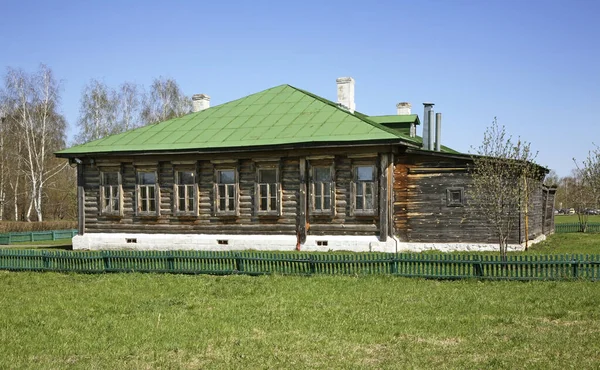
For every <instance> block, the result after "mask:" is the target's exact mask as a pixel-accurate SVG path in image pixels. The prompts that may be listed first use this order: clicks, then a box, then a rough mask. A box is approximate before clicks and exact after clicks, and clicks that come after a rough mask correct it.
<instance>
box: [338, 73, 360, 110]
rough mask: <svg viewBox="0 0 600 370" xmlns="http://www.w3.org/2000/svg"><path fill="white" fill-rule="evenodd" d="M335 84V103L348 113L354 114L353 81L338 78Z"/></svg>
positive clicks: (351, 79) (349, 78)
mask: <svg viewBox="0 0 600 370" xmlns="http://www.w3.org/2000/svg"><path fill="white" fill-rule="evenodd" d="M336 82H337V102H338V104H341V105H343V106H344V107H346V108H347V109H348V110H349V111H350V113H354V110H355V109H356V105H355V104H354V79H353V78H352V77H340V78H338V79H337V80H336Z"/></svg>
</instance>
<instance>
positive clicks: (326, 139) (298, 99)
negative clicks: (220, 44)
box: [55, 85, 456, 157]
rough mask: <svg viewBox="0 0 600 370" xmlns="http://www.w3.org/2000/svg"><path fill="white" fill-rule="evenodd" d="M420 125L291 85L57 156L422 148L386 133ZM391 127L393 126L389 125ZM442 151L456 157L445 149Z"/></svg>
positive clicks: (397, 133) (419, 141)
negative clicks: (363, 145) (369, 145)
mask: <svg viewBox="0 0 600 370" xmlns="http://www.w3.org/2000/svg"><path fill="white" fill-rule="evenodd" d="M413 122H415V123H417V124H418V123H419V117H418V116H417V115H416V114H411V115H402V116H373V117H369V116H367V115H365V114H363V113H360V112H358V111H355V112H354V113H350V112H349V111H348V110H347V109H346V108H344V107H342V106H340V105H338V104H336V103H334V102H332V101H330V100H327V99H325V98H322V97H320V96H317V95H314V94H312V93H310V92H307V91H304V90H301V89H298V88H296V87H293V86H290V85H280V86H276V87H273V88H270V89H267V90H264V91H261V92H258V93H255V94H252V95H248V96H246V97H243V98H241V99H237V100H234V101H231V102H228V103H225V104H221V105H218V106H215V107H212V108H208V109H205V110H203V111H200V112H196V113H191V114H188V115H185V116H183V117H179V118H174V119H171V120H168V121H164V122H160V123H157V124H154V125H149V126H144V127H141V128H138V129H134V130H130V131H127V132H124V133H121V134H117V135H111V136H107V137H105V138H102V139H99V140H95V141H91V142H89V143H86V144H82V145H77V146H74V147H71V148H69V149H64V150H61V151H58V152H56V153H55V154H56V155H57V156H58V157H74V156H78V155H85V154H99V153H106V154H108V153H140V152H143V153H148V152H164V151H189V150H198V151H202V150H227V149H228V148H232V149H233V148H236V149H242V148H251V147H271V146H278V145H290V144H308V145H310V144H321V145H326V144H329V143H332V144H334V143H335V144H343V143H347V144H351V143H352V142H370V141H373V142H393V143H403V144H405V145H409V146H414V147H420V146H421V145H422V139H421V138H420V137H410V136H409V135H408V132H404V131H403V130H398V129H394V128H392V127H386V125H384V124H382V123H385V124H388V125H389V123H392V124H393V123H395V124H402V123H413ZM389 126H393V125H389ZM442 151H444V152H450V153H456V152H455V151H454V150H452V149H450V148H447V147H442Z"/></svg>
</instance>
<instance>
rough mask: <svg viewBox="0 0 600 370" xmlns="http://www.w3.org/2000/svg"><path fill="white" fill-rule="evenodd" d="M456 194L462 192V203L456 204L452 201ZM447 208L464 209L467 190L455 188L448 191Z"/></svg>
mask: <svg viewBox="0 0 600 370" xmlns="http://www.w3.org/2000/svg"><path fill="white" fill-rule="evenodd" d="M455 192H460V201H459V202H455V201H454V200H453V199H452V194H453V193H455ZM446 206H448V207H464V206H465V188H462V187H453V188H447V189H446Z"/></svg>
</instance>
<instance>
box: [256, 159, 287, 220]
mask: <svg viewBox="0 0 600 370" xmlns="http://www.w3.org/2000/svg"><path fill="white" fill-rule="evenodd" d="M261 170H275V171H276V172H275V177H276V179H277V182H275V183H274V184H275V192H276V193H275V196H276V200H275V201H276V205H275V208H276V209H275V210H270V209H267V210H261V209H260V201H261V197H260V196H261V194H260V186H261V185H263V183H260V182H259V181H260V171H261ZM264 184H269V185H271V184H273V183H264ZM269 188H270V187H269ZM281 197H282V194H281V170H280V166H279V164H269V165H257V167H256V181H255V183H254V212H255V214H256V215H258V216H281ZM270 199H271V197H267V202H270V201H271V200H270ZM267 208H270V207H267Z"/></svg>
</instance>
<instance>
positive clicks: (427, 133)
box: [423, 103, 434, 150]
mask: <svg viewBox="0 0 600 370" xmlns="http://www.w3.org/2000/svg"><path fill="white" fill-rule="evenodd" d="M433 106H434V104H433V103H423V108H424V112H423V149H425V150H432V149H433V141H431V143H432V144H430V138H433V129H432V128H431V127H430V126H429V113H430V112H433ZM431 120H432V121H433V116H431Z"/></svg>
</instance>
